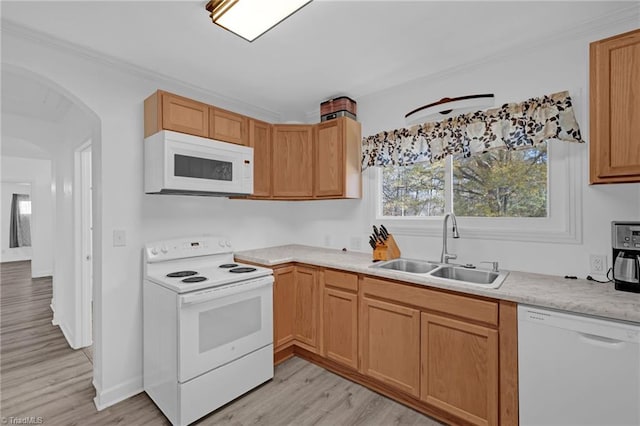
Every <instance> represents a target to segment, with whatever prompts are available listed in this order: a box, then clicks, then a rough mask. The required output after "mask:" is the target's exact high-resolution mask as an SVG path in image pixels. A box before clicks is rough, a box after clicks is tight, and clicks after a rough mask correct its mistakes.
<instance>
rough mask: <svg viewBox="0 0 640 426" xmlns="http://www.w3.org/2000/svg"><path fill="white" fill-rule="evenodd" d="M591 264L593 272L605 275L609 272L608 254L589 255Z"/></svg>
mask: <svg viewBox="0 0 640 426" xmlns="http://www.w3.org/2000/svg"><path fill="white" fill-rule="evenodd" d="M589 265H590V266H591V273H592V274H599V275H605V274H606V273H607V256H605V255H602V254H592V255H590V256H589Z"/></svg>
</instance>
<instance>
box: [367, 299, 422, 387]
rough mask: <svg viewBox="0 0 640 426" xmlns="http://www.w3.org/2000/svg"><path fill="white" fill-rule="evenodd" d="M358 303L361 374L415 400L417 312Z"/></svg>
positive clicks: (379, 303) (387, 304) (417, 384)
mask: <svg viewBox="0 0 640 426" xmlns="http://www.w3.org/2000/svg"><path fill="white" fill-rule="evenodd" d="M361 303H362V306H361V319H362V325H361V327H360V336H361V337H360V338H361V339H362V350H361V354H362V355H361V356H362V368H361V372H362V373H363V374H365V375H367V376H370V377H373V378H375V379H378V380H380V381H381V382H384V383H386V384H387V385H389V386H392V387H394V388H396V389H398V390H401V391H403V392H406V393H408V394H410V395H412V396H415V397H418V396H419V395H420V374H419V370H420V311H418V310H417V309H413V308H408V307H406V306H401V305H396V304H394V303H390V302H383V301H380V300H374V299H369V298H366V297H364V298H362V300H361Z"/></svg>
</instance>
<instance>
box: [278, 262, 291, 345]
mask: <svg viewBox="0 0 640 426" xmlns="http://www.w3.org/2000/svg"><path fill="white" fill-rule="evenodd" d="M273 278H274V283H273V346H274V350H275V351H278V350H279V349H281V348H283V347H287V346H289V345H290V344H293V338H294V330H293V327H294V324H295V306H296V268H295V267H294V266H287V267H284V268H277V269H274V270H273Z"/></svg>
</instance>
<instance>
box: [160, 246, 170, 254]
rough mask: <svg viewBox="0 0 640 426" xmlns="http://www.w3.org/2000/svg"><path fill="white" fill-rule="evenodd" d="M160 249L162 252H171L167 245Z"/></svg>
mask: <svg viewBox="0 0 640 426" xmlns="http://www.w3.org/2000/svg"><path fill="white" fill-rule="evenodd" d="M160 251H161V252H162V254H167V253H169V249H168V248H167V247H166V246H163V247H162V248H161V249H160Z"/></svg>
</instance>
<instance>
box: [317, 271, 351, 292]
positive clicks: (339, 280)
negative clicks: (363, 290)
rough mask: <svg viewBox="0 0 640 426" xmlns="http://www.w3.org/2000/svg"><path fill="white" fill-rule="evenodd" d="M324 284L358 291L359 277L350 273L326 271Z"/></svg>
mask: <svg viewBox="0 0 640 426" xmlns="http://www.w3.org/2000/svg"><path fill="white" fill-rule="evenodd" d="M324 284H325V285H327V286H329V287H335V288H341V289H343V290H350V291H358V276H357V275H356V274H352V273H349V272H341V271H334V270H331V269H326V270H325V271H324Z"/></svg>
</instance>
